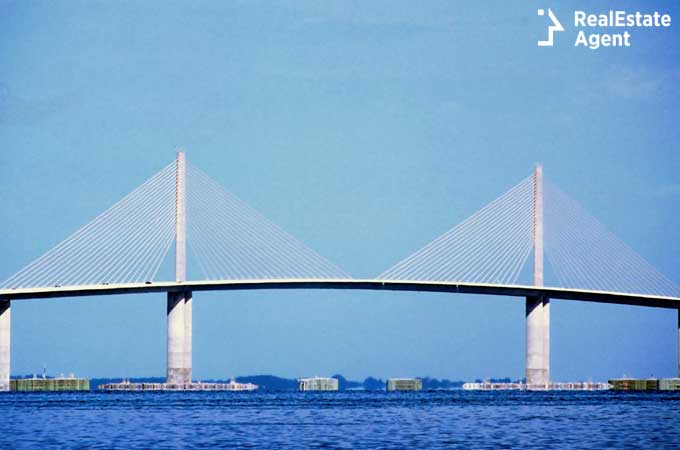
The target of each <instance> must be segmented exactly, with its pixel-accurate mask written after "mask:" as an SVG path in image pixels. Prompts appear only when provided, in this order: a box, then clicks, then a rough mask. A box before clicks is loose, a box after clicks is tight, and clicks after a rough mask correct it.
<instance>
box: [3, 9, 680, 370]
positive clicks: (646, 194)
mask: <svg viewBox="0 0 680 450" xmlns="http://www.w3.org/2000/svg"><path fill="white" fill-rule="evenodd" d="M537 5H538V6H537ZM537 7H546V8H547V7H552V8H553V10H554V11H555V13H556V14H557V16H558V17H559V18H560V19H561V20H562V23H563V25H564V26H565V28H567V31H565V32H564V33H559V34H557V35H556V38H555V39H556V46H555V47H554V48H539V47H537V45H536V41H537V40H539V39H544V38H545V34H546V23H547V22H546V18H545V17H538V16H537V14H536V9H537ZM577 7H580V8H586V7H587V8H591V10H593V11H595V10H608V9H609V8H610V7H617V8H621V9H629V10H636V9H640V10H642V11H653V10H654V8H658V9H659V10H661V11H665V12H670V13H671V14H672V15H673V20H674V21H675V20H677V21H678V24H680V7H678V5H677V3H675V2H663V1H660V0H654V1H644V2H642V1H641V2H630V1H620V0H617V1H613V0H612V1H588V2H585V1H579V2H576V1H571V2H567V1H564V2H559V5H557V2H552V5H551V4H550V2H548V3H540V2H539V3H537V2H534V1H512V2H507V1H497V2H496V1H489V2H477V1H472V0H470V1H438V2H435V1H426V2H412V1H403V2H401V1H351V2H350V1H347V2H345V1H330V2H318V1H311V0H310V1H272V2H266V1H238V2H214V3H213V2H201V1H199V2H160V1H158V2H141V1H140V2H127V1H116V2H92V1H82V2H80V1H69V2H47V1H46V2H39V1H38V2H22V1H4V0H0V68H1V69H2V70H1V71H0V148H1V150H0V186H1V188H0V200H1V202H2V206H3V207H2V217H1V219H2V221H1V224H0V230H2V236H3V237H2V240H0V246H1V247H0V249H1V250H2V258H1V259H0V278H1V279H5V278H7V277H8V276H9V275H11V274H12V273H14V272H16V271H17V270H19V269H20V268H21V267H23V266H24V265H25V264H27V263H28V262H30V261H31V260H33V259H34V258H36V257H37V256H39V255H40V254H42V253H43V252H44V251H46V250H48V249H49V248H51V247H52V246H53V245H55V244H56V243H58V242H59V241H60V240H62V239H63V238H65V237H66V236H68V235H69V234H70V233H71V232H73V231H74V230H76V229H77V228H78V227H79V226H80V225H82V224H84V223H86V222H87V221H89V220H91V219H92V218H93V217H94V216H96V215H97V214H98V213H99V212H101V211H102V210H104V209H105V208H107V207H108V206H110V205H111V204H113V203H114V202H115V201H117V200H118V199H120V198H121V197H122V196H123V195H125V194H126V193H127V192H129V191H130V190H132V189H133V188H134V187H136V186H137V185H139V184H140V183H142V182H143V181H144V180H145V179H146V178H148V177H149V176H150V175H151V174H153V173H154V172H156V171H158V170H160V169H161V168H162V167H164V166H165V165H166V164H168V163H169V162H170V161H171V160H172V159H173V158H174V155H175V150H176V148H178V147H180V146H181V147H183V148H185V149H186V151H187V158H188V159H189V160H190V161H191V162H192V163H193V164H194V165H196V166H198V167H201V168H202V169H203V170H204V171H206V172H207V173H209V174H210V175H211V176H212V177H213V178H215V179H216V180H218V181H219V182H220V183H221V184H222V185H223V186H225V187H226V188H227V189H228V190H230V191H232V192H234V193H235V194H237V195H238V196H239V197H240V198H242V199H243V200H245V201H246V202H248V203H249V204H250V205H251V206H253V207H254V208H256V209H258V210H259V211H260V212H262V213H263V214H264V215H265V216H267V217H268V218H270V219H271V220H273V221H274V222H276V223H277V224H279V225H280V226H281V227H283V228H284V229H286V230H287V231H289V232H290V233H291V234H293V235H295V236H297V237H298V238H300V239H301V240H303V241H304V242H306V243H307V244H308V245H310V246H311V247H313V248H314V249H315V250H317V251H318V252H319V253H321V254H322V255H324V256H326V257H328V258H329V259H331V260H332V261H334V262H335V263H337V264H338V265H340V266H342V267H343V268H344V269H345V270H346V271H348V272H349V273H351V274H352V275H354V276H356V277H373V276H375V275H377V274H378V273H380V272H382V271H383V270H384V269H385V268H387V267H389V266H390V265H392V264H394V263H395V262H397V261H398V260H400V259H401V258H403V257H404V256H406V255H408V254H409V253H411V252H413V251H415V250H417V249H418V248H420V247H422V246H423V245H424V244H426V243H427V242H429V241H430V240H432V239H433V238H435V237H437V236H438V235H440V234H441V233H442V232H444V231H445V230H447V229H449V228H450V227H452V226H453V225H455V224H456V223H458V222H460V221H461V220H463V219H464V218H465V217H467V216H469V215H470V214H472V213H474V212H475V211H476V210H478V209H479V208H480V207H482V206H483V205H484V204H486V203H487V202H489V201H491V200H492V199H494V198H495V197H496V196H498V195H499V194H501V193H502V192H504V191H505V190H506V189H508V188H509V187H510V186H512V185H514V184H515V183H517V182H518V181H520V180H521V179H523V178H525V177H526V176H528V175H529V173H530V172H531V170H532V168H533V166H534V164H535V163H537V162H541V163H542V164H543V165H544V170H545V174H546V176H547V177H549V178H550V179H551V180H552V181H553V182H554V183H555V184H557V185H559V186H560V187H561V188H562V189H563V190H564V191H566V192H568V193H569V194H570V195H571V196H572V197H573V198H575V199H577V200H578V201H579V202H580V203H581V204H582V205H583V206H584V207H585V208H586V209H587V210H589V211H590V212H592V213H593V215H595V216H596V217H597V218H598V219H599V220H600V221H602V222H603V223H604V224H606V225H607V226H608V227H609V228H610V229H611V230H612V231H613V232H614V233H615V234H617V235H618V236H619V237H620V238H622V239H623V240H624V241H625V242H626V243H628V244H629V245H630V246H631V247H633V248H634V249H636V250H637V251H638V252H639V253H640V254H641V255H642V256H644V257H645V258H646V259H648V260H649V261H650V262H651V263H652V264H653V265H654V266H655V267H657V268H658V269H659V270H660V271H662V272H663V273H665V274H666V275H667V276H668V277H669V278H671V279H672V280H674V281H675V282H676V283H677V282H680V239H678V234H677V230H678V229H679V228H680V214H678V213H677V210H678V206H680V177H679V176H678V173H680V158H679V157H678V146H679V144H680V127H679V126H678V117H680V106H679V105H680V104H679V103H678V101H679V100H680V94H679V92H678V86H680V31H679V30H678V25H673V26H672V27H671V28H669V29H663V30H643V31H639V30H634V31H632V34H633V36H632V38H631V39H632V43H633V46H632V47H630V48H602V49H600V50H595V51H593V50H588V49H583V48H578V49H576V48H574V47H573V42H574V39H575V36H576V33H575V31H574V29H573V26H572V23H571V15H572V14H573V10H574V9H575V8H577ZM165 302H166V299H165V296H164V295H160V294H146V295H139V296H114V297H99V298H98V297H86V298H79V299H60V300H31V301H16V302H13V304H12V373H13V374H23V373H32V372H40V371H42V368H43V365H46V366H47V369H48V372H50V373H53V374H59V373H62V372H63V373H69V372H75V373H76V374H78V375H83V376H141V375H159V376H161V375H164V374H165V345H166V341H165V308H166V305H165ZM551 320H552V378H553V379H556V380H572V379H587V378H593V379H596V380H605V379H607V378H608V377H614V376H620V375H622V374H624V373H626V374H629V375H634V376H649V375H652V374H653V375H657V376H673V375H676V373H677V347H676V346H677V330H676V313H675V312H674V311H669V310H663V309H652V308H636V307H626V306H614V305H598V304H589V303H579V302H567V301H553V303H552V319H551ZM524 327H525V323H524V300H523V299H517V298H503V297H483V296H465V295H445V294H429V293H420V294H418V293H393V292H350V291H348V292H344V291H286V292H278V291H267V292H243V293H235V292H229V293H226V292H224V293H219V292H217V293H197V294H196V295H195V301H194V376H195V378H197V379H201V378H204V379H205V378H209V377H228V376H232V375H245V374H259V373H273V374H277V375H282V376H290V377H295V376H306V375H310V376H311V375H331V374H333V373H337V372H340V373H343V374H344V375H346V376H349V377H353V378H362V377H365V376H367V375H375V376H382V377H385V376H416V375H417V376H425V375H430V376H437V377H447V378H451V379H470V378H477V377H491V376H510V377H522V376H523V375H524Z"/></svg>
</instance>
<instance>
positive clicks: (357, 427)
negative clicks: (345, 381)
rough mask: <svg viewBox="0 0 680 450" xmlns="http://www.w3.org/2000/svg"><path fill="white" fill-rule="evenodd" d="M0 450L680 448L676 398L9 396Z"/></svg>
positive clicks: (4, 400) (2, 405) (679, 400)
mask: <svg viewBox="0 0 680 450" xmlns="http://www.w3.org/2000/svg"><path fill="white" fill-rule="evenodd" d="M0 413H1V414H2V420H1V421H0V431H1V432H0V449H15V448H16V449H29V448H31V449H33V448H39V449H63V448H101V449H129V448H154V449H184V448H214V447H241V448H252V447H258V448H301V447H306V448H371V449H373V448H475V449H485V448H494V449H496V448H541V449H567V448H569V449H571V448H592V449H623V448H626V449H630V448H644V449H655V448H659V449H660V448H668V449H670V448H678V449H680V393H661V392H657V393H646V392H641V393H628V392H470V391H440V392H424V393H385V392H333V393H252V392H251V393H236V392H186V393H182V392H171V393H158V392H143V393H125V392H116V393H101V392H92V393H8V394H5V395H0Z"/></svg>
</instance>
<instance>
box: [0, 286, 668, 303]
mask: <svg viewBox="0 0 680 450" xmlns="http://www.w3.org/2000/svg"><path fill="white" fill-rule="evenodd" d="M264 289H339V290H370V291H417V292H446V293H457V294H481V295H498V296H508V297H541V298H544V297H545V298H551V299H560V300H576V301H584V302H594V303H611V304H616V305H633V306H648V307H654V308H671V309H680V297H669V296H659V295H645V294H629V293H625V292H607V291H594V290H583V289H566V288H559V287H547V286H542V287H537V286H523V285H504V284H489V283H466V282H450V281H423V280H383V279H354V278H348V279H335V278H333V279H316V278H308V279H290V278H289V279H270V280H207V281H184V282H176V281H166V282H153V283H124V284H102V285H89V286H88V285H84V286H54V287H37V288H21V289H0V301H2V300H28V299H38V298H59V297H86V296H95V295H120V294H143V293H153V292H167V293H171V292H183V291H247V290H264Z"/></svg>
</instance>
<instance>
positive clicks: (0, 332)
mask: <svg viewBox="0 0 680 450" xmlns="http://www.w3.org/2000/svg"><path fill="white" fill-rule="evenodd" d="M9 307H10V301H9V300H0V391H9V372H10V314H11V311H10V308H9Z"/></svg>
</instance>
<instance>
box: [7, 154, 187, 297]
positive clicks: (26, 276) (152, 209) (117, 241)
mask: <svg viewBox="0 0 680 450" xmlns="http://www.w3.org/2000/svg"><path fill="white" fill-rule="evenodd" d="M174 238H175V163H174V162H173V163H172V164H170V165H168V166H166V167H165V168H164V169H163V170H161V171H160V172H158V173H157V174H155V175H154V176H152V177H151V178H150V179H149V180H147V181H146V182H145V183H143V184H142V185H141V186H139V187H138V188H137V189H135V190H134V191H132V192H131V193H130V194H128V195H127V196H125V197H124V198H123V199H122V200H120V201H119V202H118V203H116V204H115V205H113V206H112V207H110V208H109V209H107V210H106V211H104V212H103V213H102V214H100V215H99V216H98V217H96V218H95V219H94V220H93V221H91V222H90V223H88V224H87V225H85V226H83V227H82V228H80V229H79V230H78V231H76V232H75V233H73V234H72V235H71V236H70V237H68V238H67V239H65V240H64V241H62V242H61V243H60V244H59V245H57V246H56V247H54V248H53V249H52V250H50V251H48V252H47V253H45V254H44V255H42V256H41V257H39V258H38V259H36V260H35V261H34V262H32V263H31V264H29V265H28V266H26V267H25V268H24V269H22V270H20V271H19V272H17V273H16V274H14V275H12V276H11V277H10V278H8V279H7V280H5V281H4V282H3V283H2V284H0V287H1V288H18V287H37V286H76V285H91V284H104V283H109V284H116V283H133V282H143V281H147V280H153V279H154V277H155V276H156V273H157V272H158V269H159V267H160V265H161V263H162V261H163V259H164V258H165V255H166V254H167V252H168V249H169V247H170V244H171V243H172V242H173V240H174Z"/></svg>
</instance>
